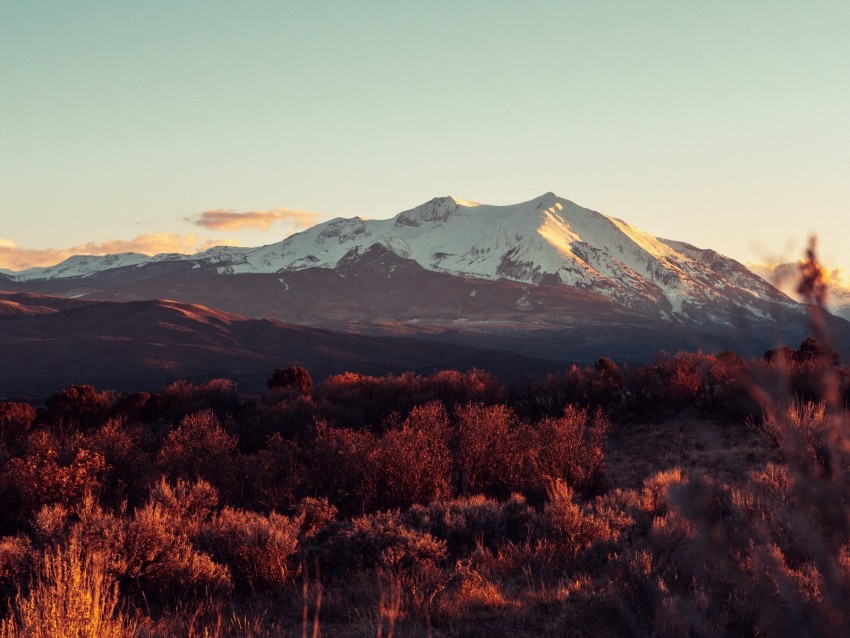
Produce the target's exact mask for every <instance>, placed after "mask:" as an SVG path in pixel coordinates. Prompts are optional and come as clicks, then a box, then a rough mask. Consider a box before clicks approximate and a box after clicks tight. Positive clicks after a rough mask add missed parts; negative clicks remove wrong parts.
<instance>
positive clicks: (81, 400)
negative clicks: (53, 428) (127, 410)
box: [44, 385, 116, 428]
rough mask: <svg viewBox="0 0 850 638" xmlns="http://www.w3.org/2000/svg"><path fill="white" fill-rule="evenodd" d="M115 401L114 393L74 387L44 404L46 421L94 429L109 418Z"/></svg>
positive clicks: (52, 397) (49, 398)
mask: <svg viewBox="0 0 850 638" xmlns="http://www.w3.org/2000/svg"><path fill="white" fill-rule="evenodd" d="M115 399H116V396H115V395H114V394H113V393H111V392H97V391H96V390H95V389H94V388H93V387H92V386H90V385H72V386H70V387H69V388H67V389H65V390H60V391H59V392H57V393H56V394H54V395H52V396H50V397H48V399H47V400H46V401H45V402H44V404H45V406H46V408H47V409H46V411H45V413H44V421H45V422H47V423H52V424H65V425H76V426H79V427H81V428H90V427H94V426H96V425H98V424H100V423H102V422H103V421H104V420H105V419H106V418H107V416H108V415H109V411H110V408H111V406H112V404H113V403H114V401H115Z"/></svg>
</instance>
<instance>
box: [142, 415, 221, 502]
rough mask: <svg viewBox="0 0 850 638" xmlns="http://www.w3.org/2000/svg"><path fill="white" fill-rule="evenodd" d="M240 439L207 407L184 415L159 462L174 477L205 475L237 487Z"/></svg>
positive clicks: (191, 478) (162, 452) (218, 481)
mask: <svg viewBox="0 0 850 638" xmlns="http://www.w3.org/2000/svg"><path fill="white" fill-rule="evenodd" d="M236 443H237V440H236V437H234V436H230V435H229V434H227V432H225V431H224V429H223V428H222V427H221V425H220V424H219V421H218V418H217V417H216V416H215V414H214V413H213V412H212V410H203V411H201V412H197V413H195V414H190V415H187V416H185V417H183V419H182V420H181V421H180V425H179V426H178V427H177V428H176V429H175V430H173V431H172V432H171V433H169V435H168V437H167V438H166V439H165V442H164V443H163V445H162V449H161V450H160V451H159V456H158V458H157V465H158V466H159V467H160V469H161V470H162V471H163V472H164V473H165V475H166V476H168V477H169V478H171V479H172V480H173V479H185V480H189V481H194V480H198V479H204V480H207V481H209V482H210V483H212V484H213V485H215V486H216V487H218V488H220V489H225V490H230V491H236V490H237V489H238V486H236V485H234V484H233V480H234V478H235V475H236Z"/></svg>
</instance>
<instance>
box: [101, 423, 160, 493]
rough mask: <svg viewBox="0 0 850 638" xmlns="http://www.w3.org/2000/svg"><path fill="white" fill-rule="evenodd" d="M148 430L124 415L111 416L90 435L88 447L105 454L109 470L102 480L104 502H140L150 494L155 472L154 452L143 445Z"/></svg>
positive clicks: (103, 455)
mask: <svg viewBox="0 0 850 638" xmlns="http://www.w3.org/2000/svg"><path fill="white" fill-rule="evenodd" d="M145 439H146V433H145V431H144V430H143V429H142V428H141V427H139V426H138V425H131V424H128V423H127V422H126V421H125V420H124V419H123V418H114V419H109V420H108V421H107V422H106V423H105V424H104V425H103V426H102V427H100V428H99V429H98V430H97V431H96V432H94V433H92V434H91V435H90V436H88V437H87V440H86V446H87V447H88V448H90V449H91V450H92V451H93V452H96V453H97V454H99V455H100V456H102V457H103V459H104V461H105V462H106V466H107V470H106V472H105V474H104V476H103V479H102V490H101V501H102V502H103V503H105V504H109V505H110V506H112V507H118V506H119V505H120V504H121V503H122V502H124V501H129V502H130V503H131V504H137V503H139V502H140V501H141V500H143V498H144V496H145V495H146V494H147V490H148V488H149V485H150V483H151V482H152V481H151V475H152V472H153V459H152V455H151V454H149V453H147V452H146V451H145V450H143V449H142V447H141V442H142V441H144V440H145Z"/></svg>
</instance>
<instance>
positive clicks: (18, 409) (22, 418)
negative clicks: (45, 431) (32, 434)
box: [0, 401, 36, 445]
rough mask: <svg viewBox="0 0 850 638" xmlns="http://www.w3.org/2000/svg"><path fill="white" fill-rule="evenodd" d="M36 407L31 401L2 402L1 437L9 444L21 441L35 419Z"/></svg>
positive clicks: (0, 411)
mask: <svg viewBox="0 0 850 638" xmlns="http://www.w3.org/2000/svg"><path fill="white" fill-rule="evenodd" d="M35 416H36V412H35V408H34V407H32V406H31V405H30V404H29V403H12V402H11V401H3V402H0V438H2V439H3V440H4V441H5V442H6V443H7V444H10V445H11V444H16V443H18V442H20V441H21V440H22V439H23V438H24V436H26V434H27V432H29V430H30V427H31V426H32V423H33V421H35Z"/></svg>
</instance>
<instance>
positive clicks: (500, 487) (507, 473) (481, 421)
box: [453, 403, 523, 496]
mask: <svg viewBox="0 0 850 638" xmlns="http://www.w3.org/2000/svg"><path fill="white" fill-rule="evenodd" d="M454 417H455V431H454V445H453V447H454V454H455V474H456V475H457V490H456V491H457V493H459V494H462V495H464V496H468V495H470V494H489V495H494V496H507V495H508V494H510V493H511V491H512V489H515V487H516V486H517V485H518V484H519V483H520V480H519V476H520V474H521V471H522V465H523V458H522V454H521V452H520V450H519V442H518V436H517V431H516V416H515V415H514V413H513V412H512V411H511V410H510V409H509V408H507V407H506V406H504V405H484V404H481V403H467V404H466V405H463V406H458V407H457V408H456V409H455V415H454Z"/></svg>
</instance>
